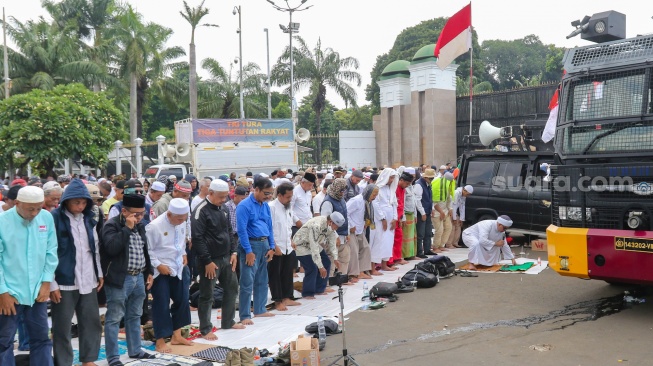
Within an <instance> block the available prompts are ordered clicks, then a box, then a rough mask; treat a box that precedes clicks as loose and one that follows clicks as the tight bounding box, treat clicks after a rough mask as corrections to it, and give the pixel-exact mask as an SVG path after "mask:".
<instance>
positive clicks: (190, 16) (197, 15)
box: [179, 0, 218, 118]
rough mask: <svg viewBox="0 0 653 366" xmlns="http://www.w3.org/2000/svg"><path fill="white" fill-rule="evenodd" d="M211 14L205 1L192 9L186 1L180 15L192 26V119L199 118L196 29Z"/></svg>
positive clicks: (189, 93) (190, 51)
mask: <svg viewBox="0 0 653 366" xmlns="http://www.w3.org/2000/svg"><path fill="white" fill-rule="evenodd" d="M208 13H209V9H208V8H205V7H204V0H202V3H201V4H200V5H199V6H198V7H196V8H191V7H190V6H188V4H187V3H186V1H185V0H184V11H183V12H182V11H180V12H179V14H181V16H182V17H183V18H184V19H186V21H187V22H188V23H189V24H190V27H191V33H190V46H189V66H190V74H189V81H188V84H189V89H188V96H189V103H190V118H197V60H196V56H195V29H196V28H197V26H198V25H199V23H200V21H201V20H202V18H203V17H204V16H205V15H207V14H208ZM202 26H204V27H218V25H217V24H202Z"/></svg>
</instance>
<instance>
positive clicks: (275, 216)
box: [269, 199, 308, 254]
mask: <svg viewBox="0 0 653 366" xmlns="http://www.w3.org/2000/svg"><path fill="white" fill-rule="evenodd" d="M269 206H270V216H271V217H272V232H273V233H274V245H275V246H276V247H278V248H279V249H280V250H281V252H282V253H283V254H290V253H292V251H293V248H292V244H291V241H290V238H291V237H292V226H293V224H294V222H293V212H292V208H286V206H284V205H283V204H282V203H281V202H279V199H275V200H274V201H272V202H270V204H269ZM306 222H308V221H306Z"/></svg>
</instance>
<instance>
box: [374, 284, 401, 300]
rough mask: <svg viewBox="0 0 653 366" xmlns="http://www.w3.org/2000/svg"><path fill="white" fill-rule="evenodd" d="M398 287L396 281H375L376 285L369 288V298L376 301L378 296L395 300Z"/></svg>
mask: <svg viewBox="0 0 653 366" xmlns="http://www.w3.org/2000/svg"><path fill="white" fill-rule="evenodd" d="M397 290H398V287H397V284H396V283H390V282H377V284H376V285H374V286H372V289H371V290H370V300H372V301H376V300H377V299H379V298H386V299H388V300H389V301H390V302H394V301H397V296H395V294H396V293H397Z"/></svg>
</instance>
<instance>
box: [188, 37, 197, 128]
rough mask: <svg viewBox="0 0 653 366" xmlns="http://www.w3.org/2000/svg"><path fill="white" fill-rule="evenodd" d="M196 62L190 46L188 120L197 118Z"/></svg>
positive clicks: (193, 50) (192, 45)
mask: <svg viewBox="0 0 653 366" xmlns="http://www.w3.org/2000/svg"><path fill="white" fill-rule="evenodd" d="M196 64H197V60H196V57H195V44H194V43H192V42H191V44H190V75H189V78H188V79H189V88H188V96H189V99H190V100H189V102H190V118H192V119H195V118H197V65H196Z"/></svg>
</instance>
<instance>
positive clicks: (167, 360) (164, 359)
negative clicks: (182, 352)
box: [125, 353, 202, 366]
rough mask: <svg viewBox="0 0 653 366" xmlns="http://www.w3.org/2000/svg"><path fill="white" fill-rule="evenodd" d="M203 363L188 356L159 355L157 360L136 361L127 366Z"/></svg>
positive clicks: (185, 365)
mask: <svg viewBox="0 0 653 366" xmlns="http://www.w3.org/2000/svg"><path fill="white" fill-rule="evenodd" d="M199 362H202V360H200V359H197V358H190V357H187V356H177V355H171V354H167V355H166V354H161V353H159V354H157V355H156V358H154V359H150V360H136V361H132V362H128V363H126V364H125V366H167V365H170V364H175V363H176V364H179V366H193V365H196V364H198V363H199Z"/></svg>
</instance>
